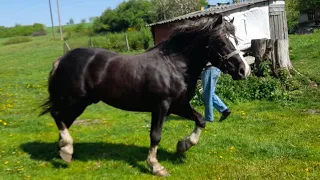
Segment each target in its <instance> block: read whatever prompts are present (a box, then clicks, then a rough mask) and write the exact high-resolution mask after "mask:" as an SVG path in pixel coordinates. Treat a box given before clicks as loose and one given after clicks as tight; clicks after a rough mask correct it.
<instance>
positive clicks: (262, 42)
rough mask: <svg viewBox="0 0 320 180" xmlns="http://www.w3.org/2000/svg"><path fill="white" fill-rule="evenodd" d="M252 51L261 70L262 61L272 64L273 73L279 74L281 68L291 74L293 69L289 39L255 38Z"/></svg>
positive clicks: (274, 74)
mask: <svg viewBox="0 0 320 180" xmlns="http://www.w3.org/2000/svg"><path fill="white" fill-rule="evenodd" d="M251 52H252V55H253V56H254V57H255V66H256V67H257V68H258V71H259V70H263V69H259V68H262V63H264V62H266V63H268V64H269V65H270V70H271V75H273V76H276V77H277V76H279V73H280V69H285V70H287V71H288V73H289V74H290V70H291V69H293V66H292V64H291V61H290V58H289V43H288V40H279V39H277V40H275V39H254V40H252V41H251Z"/></svg>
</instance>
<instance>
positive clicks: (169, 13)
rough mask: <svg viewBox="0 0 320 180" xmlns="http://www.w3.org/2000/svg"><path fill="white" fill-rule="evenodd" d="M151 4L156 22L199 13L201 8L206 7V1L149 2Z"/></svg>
mask: <svg viewBox="0 0 320 180" xmlns="http://www.w3.org/2000/svg"><path fill="white" fill-rule="evenodd" d="M151 3H152V4H153V5H154V12H155V15H156V18H157V19H156V20H157V21H162V20H166V19H171V18H173V17H176V16H181V15H184V14H188V13H191V12H194V11H199V10H200V9H201V6H205V5H208V1H207V0H151Z"/></svg>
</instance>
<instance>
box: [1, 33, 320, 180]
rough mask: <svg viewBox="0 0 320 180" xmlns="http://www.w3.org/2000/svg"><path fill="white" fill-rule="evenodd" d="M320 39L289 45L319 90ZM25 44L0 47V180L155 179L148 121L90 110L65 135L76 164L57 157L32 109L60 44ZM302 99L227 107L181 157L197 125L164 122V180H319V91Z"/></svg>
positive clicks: (102, 108)
mask: <svg viewBox="0 0 320 180" xmlns="http://www.w3.org/2000/svg"><path fill="white" fill-rule="evenodd" d="M318 36H319V35H318V34H315V35H304V36H291V37H290V42H291V47H292V51H291V57H292V62H293V64H294V66H295V67H296V68H297V69H298V70H299V71H301V72H302V73H304V74H306V76H308V77H311V78H313V80H315V81H317V82H318V80H319V65H320V62H319V57H320V56H317V53H316V52H317V51H318V47H319V45H320V41H319V40H318V39H319V38H318ZM305 37H306V38H305ZM312 38H314V40H315V42H312V41H311V42H310V41H309V40H306V39H312ZM317 38H318V39H317ZM32 39H33V40H32V42H27V43H22V44H14V45H10V46H1V44H2V43H1V42H3V41H5V40H3V39H0V54H1V56H0V63H1V66H0V119H1V120H2V122H1V123H0V136H1V138H0V179H5V180H10V179H78V178H82V179H151V178H155V177H153V176H152V175H151V174H150V173H148V171H147V166H146V162H145V160H146V156H147V152H148V147H149V123H150V114H149V113H133V112H126V111H122V110H119V109H115V108H112V107H110V106H107V105H105V104H103V103H99V104H96V105H92V106H90V107H88V109H87V110H86V111H85V113H84V114H82V115H81V116H80V117H79V118H78V119H79V120H80V121H78V122H79V123H78V124H75V125H73V126H72V128H71V130H70V132H71V134H72V136H73V138H74V140H75V154H74V156H75V158H74V161H73V162H72V163H71V164H69V165H67V164H65V163H64V162H63V161H62V160H61V159H60V158H59V157H58V156H57V138H58V131H57V128H56V127H55V124H54V121H53V120H52V118H51V117H50V116H43V117H38V116H37V115H38V113H39V110H38V109H37V107H38V106H39V105H40V104H41V103H42V100H44V99H45V98H46V97H47V91H46V81H47V76H48V73H49V71H50V69H51V67H52V62H53V60H55V59H56V58H57V57H58V56H60V55H61V54H62V52H63V49H62V48H63V46H62V42H61V41H58V40H52V38H51V35H50V34H49V35H48V36H45V37H33V38H32ZM85 39H87V38H85V37H83V39H81V38H79V39H77V40H75V41H85ZM312 54H314V55H312ZM302 62H305V63H302ZM301 94H302V95H301ZM301 94H300V95H299V97H298V98H297V100H296V101H294V102H265V101H254V102H248V103H236V104H231V103H229V104H228V105H229V106H230V108H231V110H232V112H233V113H232V115H231V116H230V118H228V120H226V121H225V122H223V123H210V124H208V125H207V128H206V129H205V130H204V132H203V134H202V136H201V139H200V142H199V144H198V145H197V146H196V147H193V148H191V149H190V150H189V151H188V152H187V154H186V157H185V158H178V157H177V156H175V154H174V153H175V146H176V143H177V141H178V140H179V139H180V138H182V137H184V136H185V135H187V134H189V133H190V132H191V131H192V129H193V126H194V125H193V123H192V122H190V121H185V120H184V119H182V118H180V117H176V116H170V117H169V118H168V119H167V120H166V122H165V125H164V128H163V138H162V141H161V145H160V148H159V151H158V158H159V161H160V162H161V163H162V165H164V166H165V167H166V168H167V169H168V171H169V172H170V173H171V175H172V176H171V177H169V178H168V179H318V178H319V177H320V141H319V138H320V129H319V125H320V114H319V113H320V103H319V99H320V98H319V97H320V90H319V88H308V87H307V88H306V89H305V91H303V92H302V93H301ZM196 108H197V109H198V110H199V111H201V112H202V111H203V107H196ZM310 109H311V110H316V112H317V113H315V114H310V113H308V112H309V111H310ZM310 112H311V111H310ZM215 115H216V118H218V116H219V115H218V114H217V113H215ZM4 122H5V123H7V124H6V125H4V124H5V123H4ZM156 179H157V178H156Z"/></svg>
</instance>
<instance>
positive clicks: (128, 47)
mask: <svg viewBox="0 0 320 180" xmlns="http://www.w3.org/2000/svg"><path fill="white" fill-rule="evenodd" d="M126 43H127V49H128V51H130V46H129V41H128V35H127V34H126Z"/></svg>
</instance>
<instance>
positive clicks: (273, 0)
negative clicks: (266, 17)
mask: <svg viewBox="0 0 320 180" xmlns="http://www.w3.org/2000/svg"><path fill="white" fill-rule="evenodd" d="M269 3H270V4H285V1H284V0H270V1H269Z"/></svg>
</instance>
